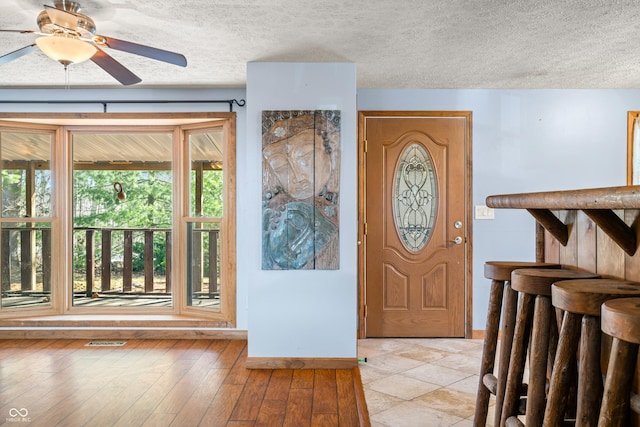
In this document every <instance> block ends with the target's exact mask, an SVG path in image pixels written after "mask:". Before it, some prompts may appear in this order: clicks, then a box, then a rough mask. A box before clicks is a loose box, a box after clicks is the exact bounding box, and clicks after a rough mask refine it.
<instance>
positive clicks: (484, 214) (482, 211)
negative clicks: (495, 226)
mask: <svg viewBox="0 0 640 427" xmlns="http://www.w3.org/2000/svg"><path fill="white" fill-rule="evenodd" d="M476 219H494V212H493V208H490V207H487V206H484V205H476Z"/></svg>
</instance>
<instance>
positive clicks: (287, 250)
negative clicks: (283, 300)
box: [262, 110, 340, 270]
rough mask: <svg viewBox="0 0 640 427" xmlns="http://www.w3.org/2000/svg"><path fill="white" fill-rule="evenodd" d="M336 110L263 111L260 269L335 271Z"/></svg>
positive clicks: (338, 214) (338, 155)
mask: <svg viewBox="0 0 640 427" xmlns="http://www.w3.org/2000/svg"><path fill="white" fill-rule="evenodd" d="M339 184H340V111H334V110H317V111H263V112H262V269H263V270H337V269H338V268H339V260H340V257H339V245H338V243H339V238H338V237H339V233H338V230H339V220H340V206H339V198H340V188H339Z"/></svg>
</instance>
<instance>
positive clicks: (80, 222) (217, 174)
mask: <svg viewBox="0 0 640 427" xmlns="http://www.w3.org/2000/svg"><path fill="white" fill-rule="evenodd" d="M191 177H192V179H191V193H192V197H191V201H192V207H191V210H192V212H193V211H194V210H195V208H194V206H195V197H194V196H193V194H195V175H192V176H191ZM116 182H118V183H120V185H121V186H122V189H123V191H124V192H125V193H126V195H127V197H126V199H125V200H124V201H121V200H119V199H118V197H117V192H116V191H115V190H114V184H115V183H116ZM172 185H173V184H172V173H171V171H146V170H145V171H114V170H93V171H91V170H78V171H75V172H74V174H73V188H74V192H73V194H74V201H73V206H74V217H73V218H74V219H73V221H74V228H75V229H76V231H75V232H74V257H73V258H74V261H73V262H74V270H75V271H76V272H78V271H84V269H85V266H86V242H85V235H86V232H85V231H84V229H85V228H97V229H101V228H112V229H135V230H140V231H135V232H134V235H133V260H132V263H133V271H134V272H143V271H144V233H143V232H142V230H145V229H151V230H157V231H162V232H156V233H154V243H153V252H154V255H153V257H154V271H155V272H156V273H158V274H165V272H166V241H165V233H164V231H167V230H170V229H171V227H172V211H173V205H172V200H173V195H172ZM203 188H204V190H203V193H204V195H203V200H202V203H203V215H204V216H207V217H220V216H222V214H223V172H222V171H206V172H205V173H204V174H203ZM112 239H113V240H112V259H122V257H123V244H122V232H118V231H114V232H113V235H112ZM94 245H95V257H96V260H95V261H96V262H98V261H99V260H100V257H101V249H100V247H101V246H100V245H101V235H100V232H98V231H96V234H95V242H94ZM204 249H205V251H207V250H208V241H205V248H204ZM205 253H206V252H205Z"/></svg>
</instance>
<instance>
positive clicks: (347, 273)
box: [238, 62, 357, 358]
mask: <svg viewBox="0 0 640 427" xmlns="http://www.w3.org/2000/svg"><path fill="white" fill-rule="evenodd" d="M247 99H248V100H250V101H249V102H248V104H247V139H246V141H245V143H246V145H245V147H243V151H244V157H243V158H239V159H238V187H239V188H240V189H241V190H239V191H241V194H240V195H239V200H241V203H240V204H239V205H238V208H239V209H238V211H239V216H238V229H239V233H238V245H239V248H240V249H239V254H238V284H241V283H242V284H247V285H248V289H249V300H248V307H249V356H250V357H332V358H350V357H356V354H357V351H356V330H357V300H356V295H357V281H356V276H357V274H356V273H357V261H356V256H357V253H356V239H357V233H356V228H357V214H356V210H357V188H356V187H357V185H356V184H357V174H356V172H357V169H356V166H357V135H356V132H357V131H356V79H355V65H354V64H332V63H315V64H314V63H304V64H301V63H259V62H255V63H249V64H248V66H247ZM323 109H325V110H326V109H330V110H340V111H341V119H342V121H341V160H340V162H341V168H340V169H341V170H340V174H341V176H340V231H339V233H340V269H339V270H324V271H321V270H299V271H296V270H285V271H282V270H280V271H276V270H274V271H263V270H261V213H262V203H261V200H262V173H261V171H262V163H261V151H262V149H261V144H262V133H261V122H260V120H261V114H262V111H263V110H323Z"/></svg>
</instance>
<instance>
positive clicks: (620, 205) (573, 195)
mask: <svg viewBox="0 0 640 427" xmlns="http://www.w3.org/2000/svg"><path fill="white" fill-rule="evenodd" d="M486 204H487V206H489V207H491V208H496V209H526V210H527V211H528V212H529V213H530V214H531V215H532V216H533V217H534V218H535V219H536V221H537V222H538V223H539V224H540V225H541V226H542V227H544V229H545V230H547V231H548V232H549V233H550V234H551V235H552V236H553V237H555V238H556V240H558V242H560V244H562V245H563V246H566V245H567V242H568V240H569V230H568V227H567V225H566V224H564V223H563V222H562V221H561V220H560V219H559V218H558V217H557V216H556V215H555V214H554V213H553V212H552V211H554V210H580V211H582V212H584V213H585V215H587V216H588V217H589V218H590V219H591V220H592V221H593V222H594V223H595V224H596V225H597V226H598V227H599V228H600V229H601V230H602V231H603V232H605V233H606V234H607V235H608V236H609V237H610V238H611V239H612V240H613V241H614V242H615V243H616V244H617V245H618V246H619V247H620V248H622V250H624V252H625V253H627V254H628V255H630V256H633V255H634V254H635V253H636V249H637V239H636V231H635V230H634V229H633V228H632V227H630V226H628V225H627V224H626V223H625V222H624V220H622V219H621V218H620V217H619V216H618V215H617V214H616V213H615V212H614V210H616V209H640V186H622V187H605V188H590V189H582V190H567V191H548V192H539V193H520V194H505V195H496V196H489V197H487V199H486Z"/></svg>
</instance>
